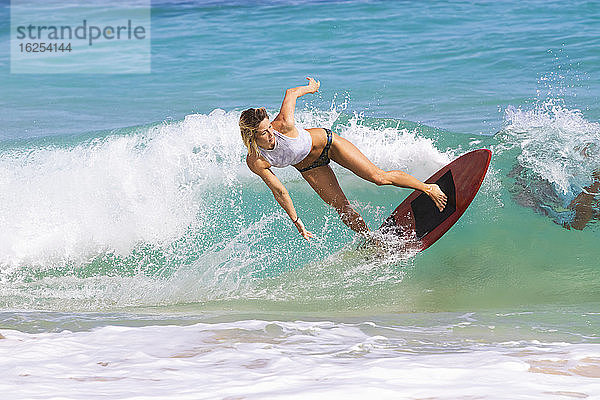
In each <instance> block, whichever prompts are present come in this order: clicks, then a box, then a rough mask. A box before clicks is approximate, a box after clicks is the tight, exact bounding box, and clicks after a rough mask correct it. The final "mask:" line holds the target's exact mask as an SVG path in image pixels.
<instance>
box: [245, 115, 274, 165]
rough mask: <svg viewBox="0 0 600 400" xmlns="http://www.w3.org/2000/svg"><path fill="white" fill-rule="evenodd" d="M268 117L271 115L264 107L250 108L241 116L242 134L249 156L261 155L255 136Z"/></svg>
mask: <svg viewBox="0 0 600 400" xmlns="http://www.w3.org/2000/svg"><path fill="white" fill-rule="evenodd" d="M268 117H269V115H268V114H267V110H265V108H264V107H261V108H249V109H247V110H245V111H244V112H242V115H240V123H239V125H240V133H241V134H242V140H243V141H244V145H245V146H246V147H247V148H248V154H249V155H251V156H258V155H259V152H258V145H257V144H256V140H254V134H255V133H256V132H257V130H258V126H259V125H260V123H261V122H262V121H263V120H264V119H265V118H268Z"/></svg>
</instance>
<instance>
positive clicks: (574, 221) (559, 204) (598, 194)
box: [508, 164, 600, 230]
mask: <svg viewBox="0 0 600 400" xmlns="http://www.w3.org/2000/svg"><path fill="white" fill-rule="evenodd" d="M508 177H509V178H513V179H514V180H515V182H514V186H513V187H512V188H511V189H510V192H511V193H512V195H513V197H514V199H515V200H516V201H517V203H519V204H520V205H522V206H524V207H529V208H532V209H534V210H535V211H537V212H539V213H542V214H545V215H548V216H549V217H551V218H552V219H553V220H554V222H556V223H557V224H559V225H562V226H563V227H565V228H566V229H571V228H573V229H577V230H582V229H583V228H585V226H586V225H587V224H588V222H590V221H591V220H592V218H596V219H597V218H599V217H600V211H599V210H600V205H599V204H598V203H599V201H598V199H599V198H600V170H597V171H595V172H594V175H593V181H592V183H591V184H590V185H589V186H587V187H585V188H583V189H582V191H581V193H579V194H578V195H577V196H576V197H575V198H574V199H572V200H571V201H569V199H565V198H561V196H560V195H559V194H558V193H557V192H556V190H555V189H554V187H553V186H552V184H551V183H550V182H548V181H546V180H543V179H540V178H539V177H537V176H533V177H532V176H531V174H528V173H527V170H526V169H525V168H523V167H522V166H521V165H520V164H517V165H515V166H514V167H513V169H512V170H511V171H510V172H509V174H508ZM565 203H568V205H567V206H566V208H565Z"/></svg>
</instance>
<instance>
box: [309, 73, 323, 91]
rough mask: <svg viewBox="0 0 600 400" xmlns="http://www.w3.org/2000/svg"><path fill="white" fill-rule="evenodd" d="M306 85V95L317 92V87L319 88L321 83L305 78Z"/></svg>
mask: <svg viewBox="0 0 600 400" xmlns="http://www.w3.org/2000/svg"><path fill="white" fill-rule="evenodd" d="M306 79H308V85H306V89H307V92H306V93H315V92H318V91H319V87H320V86H321V81H315V80H314V79H313V78H311V77H310V76H307V77H306Z"/></svg>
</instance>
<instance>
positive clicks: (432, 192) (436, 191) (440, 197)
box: [425, 183, 448, 212]
mask: <svg viewBox="0 0 600 400" xmlns="http://www.w3.org/2000/svg"><path fill="white" fill-rule="evenodd" d="M425 185H426V186H427V189H425V193H427V195H428V196H429V197H430V198H431V200H433V202H434V203H435V206H436V207H437V208H438V209H439V210H440V212H442V211H444V208H445V207H446V202H447V201H448V196H446V195H445V194H444V192H442V189H440V187H439V186H438V185H436V184H435V183H430V184H425Z"/></svg>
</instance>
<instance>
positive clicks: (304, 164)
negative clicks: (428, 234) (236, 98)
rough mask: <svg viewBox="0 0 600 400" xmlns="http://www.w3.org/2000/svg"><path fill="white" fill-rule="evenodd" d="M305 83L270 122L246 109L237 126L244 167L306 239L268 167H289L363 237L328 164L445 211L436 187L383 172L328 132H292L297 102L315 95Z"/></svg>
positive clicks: (313, 85) (315, 84)
mask: <svg viewBox="0 0 600 400" xmlns="http://www.w3.org/2000/svg"><path fill="white" fill-rule="evenodd" d="M306 79H308V85H306V86H299V87H296V88H292V89H288V90H286V92H285V97H284V99H283V104H282V105H281V110H280V111H279V114H278V115H277V117H275V119H274V120H273V121H270V120H269V116H268V115H267V112H266V111H265V109H264V108H249V109H247V110H245V111H244V112H242V115H241V116H240V122H239V125H240V132H241V134H242V140H243V141H244V144H245V145H246V147H247V148H248V155H247V156H246V163H247V164H248V167H249V168H250V170H251V171H252V172H254V173H255V174H257V175H258V176H260V177H261V178H262V180H263V181H264V182H265V183H266V184H267V186H268V187H269V189H271V191H272V192H273V195H274V196H275V200H277V202H278V203H279V204H280V205H281V207H282V208H283V209H284V210H285V212H286V213H287V214H288V216H289V217H290V219H291V220H292V222H293V223H294V225H295V226H296V228H297V229H298V232H299V233H300V234H301V235H302V236H303V237H304V238H305V239H307V240H308V239H309V238H311V237H313V234H312V233H311V232H309V231H308V230H307V229H306V227H305V226H304V224H303V223H302V219H300V216H299V215H298V213H297V212H296V209H295V208H294V205H293V203H292V199H291V197H290V195H289V193H288V191H287V190H286V188H285V187H284V186H283V184H282V183H281V182H280V181H279V179H277V177H276V176H275V174H274V173H273V171H271V167H277V168H283V167H287V166H289V165H292V166H294V168H296V169H297V170H298V171H299V172H300V174H301V175H302V177H303V178H304V179H305V180H306V181H307V182H308V184H309V185H310V186H311V187H312V188H313V189H314V190H315V192H317V194H318V195H319V196H320V197H321V198H322V199H323V201H325V203H327V204H329V205H330V206H332V207H333V208H335V210H336V211H337V213H338V214H339V215H340V217H341V219H342V221H343V222H344V224H346V225H347V226H348V227H349V228H350V229H352V230H353V231H355V232H358V233H361V234H363V235H366V233H367V232H369V228H368V227H367V224H366V223H365V221H364V220H363V219H362V217H361V216H360V215H359V214H358V213H357V212H356V210H354V209H353V208H352V206H351V205H350V202H349V201H348V199H347V198H346V196H345V195H344V192H343V191H342V188H341V187H340V185H339V183H338V181H337V178H336V176H335V174H334V173H333V170H332V169H331V167H330V166H329V161H330V160H333V161H335V162H336V163H338V164H339V165H341V166H342V167H344V168H346V169H349V170H350V171H352V172H353V173H354V174H356V175H358V176H359V177H361V178H362V179H365V180H367V181H369V182H372V183H374V184H376V185H378V186H380V185H394V186H398V187H404V188H411V189H417V190H420V191H423V192H425V193H426V194H427V195H428V196H429V197H430V198H431V199H432V200H433V201H434V203H435V205H436V206H437V207H438V209H439V210H440V211H442V210H443V209H444V207H445V206H446V201H447V197H446V195H445V194H444V193H443V192H442V191H441V190H440V188H439V187H438V186H437V185H435V184H431V185H430V184H425V183H423V182H421V181H419V180H418V179H416V178H414V177H412V176H410V175H408V174H407V173H405V172H402V171H397V170H395V171H383V170H382V169H380V168H378V167H377V166H375V165H374V164H373V163H372V162H371V161H369V159H368V158H367V157H365V155H364V154H363V153H361V152H360V150H358V149H357V148H356V146H354V145H353V144H352V143H350V142H349V141H348V140H347V139H344V138H343V137H341V136H339V135H337V134H335V133H333V132H331V131H330V130H329V129H326V128H311V129H297V128H296V126H295V124H294V110H295V108H296V100H297V99H298V97H301V96H304V95H305V94H307V93H315V92H316V91H318V90H319V86H320V85H321V84H320V82H319V81H315V80H314V79H312V78H310V77H307V78H306Z"/></svg>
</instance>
